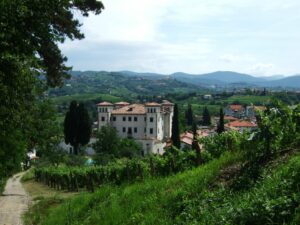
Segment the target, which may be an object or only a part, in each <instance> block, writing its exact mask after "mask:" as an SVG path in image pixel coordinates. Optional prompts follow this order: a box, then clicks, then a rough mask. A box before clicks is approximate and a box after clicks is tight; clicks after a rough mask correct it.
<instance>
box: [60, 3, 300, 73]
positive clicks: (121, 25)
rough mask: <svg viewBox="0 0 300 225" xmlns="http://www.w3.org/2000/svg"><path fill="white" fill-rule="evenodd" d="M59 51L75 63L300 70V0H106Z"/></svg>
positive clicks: (160, 69) (165, 69)
mask: <svg viewBox="0 0 300 225" xmlns="http://www.w3.org/2000/svg"><path fill="white" fill-rule="evenodd" d="M102 2H103V3H104V5H105V10H104V11H103V13H101V14H100V15H98V16H94V15H90V17H88V18H80V21H81V22H82V23H83V26H82V27H81V30H82V31H83V32H84V33H85V36H86V38H85V39H84V40H81V41H73V42H70V41H67V42H65V43H64V44H63V45H62V46H61V49H62V52H63V54H65V55H66V56H67V57H68V59H69V61H68V65H72V66H73V69H74V70H107V71H119V70H132V71H136V72H156V73H164V74H170V73H173V72H178V71H181V72H187V73H194V74H199V73H206V72H213V71H217V70H231V71H237V72H243V73H248V74H252V75H264V76H267V75H274V74H284V75H292V74H299V73H300V62H299V60H300V29H299V27H300V0H103V1H102Z"/></svg>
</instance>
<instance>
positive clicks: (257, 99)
mask: <svg viewBox="0 0 300 225" xmlns="http://www.w3.org/2000/svg"><path fill="white" fill-rule="evenodd" d="M269 100H270V96H255V95H234V96H231V97H229V98H228V99H226V100H223V102H225V103H228V104H229V103H234V102H239V103H240V104H247V105H250V104H254V105H256V104H263V103H267V102H268V101H269Z"/></svg>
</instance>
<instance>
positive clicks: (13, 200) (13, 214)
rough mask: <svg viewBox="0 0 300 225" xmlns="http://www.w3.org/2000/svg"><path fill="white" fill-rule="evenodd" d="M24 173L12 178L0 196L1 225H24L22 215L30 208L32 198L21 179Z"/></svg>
mask: <svg viewBox="0 0 300 225" xmlns="http://www.w3.org/2000/svg"><path fill="white" fill-rule="evenodd" d="M23 173H24V172H22V173H18V174H16V175H14V176H13V177H11V178H10V179H9V180H8V181H7V183H6V186H5V190H4V192H3V195H2V196H0V225H22V224H23V223H22V219H21V216H22V213H23V212H24V211H25V210H26V209H27V208H28V205H29V203H30V197H29V196H28V194H27V193H26V192H25V190H24V188H23V187H22V184H21V182H20V179H21V177H22V175H23Z"/></svg>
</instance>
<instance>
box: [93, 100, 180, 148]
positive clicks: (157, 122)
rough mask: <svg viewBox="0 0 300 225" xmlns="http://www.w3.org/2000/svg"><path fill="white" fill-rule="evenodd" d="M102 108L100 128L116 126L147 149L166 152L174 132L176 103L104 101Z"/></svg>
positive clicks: (124, 136) (99, 111)
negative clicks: (113, 102) (168, 141)
mask: <svg viewBox="0 0 300 225" xmlns="http://www.w3.org/2000/svg"><path fill="white" fill-rule="evenodd" d="M97 108H98V129H101V127H102V126H111V127H113V128H115V129H116V130H117V132H118V134H119V136H120V137H122V138H133V139H135V140H136V141H137V142H138V143H140V144H141V145H142V147H143V153H144V154H149V153H155V154H163V153H164V147H165V146H166V141H167V140H168V139H169V138H170V137H171V135H172V118H173V110H174V104H173V103H171V102H169V101H166V100H165V101H163V102H162V103H161V104H159V103H156V102H152V103H146V104H129V103H127V102H118V103H115V104H112V103H110V102H101V103H99V104H97Z"/></svg>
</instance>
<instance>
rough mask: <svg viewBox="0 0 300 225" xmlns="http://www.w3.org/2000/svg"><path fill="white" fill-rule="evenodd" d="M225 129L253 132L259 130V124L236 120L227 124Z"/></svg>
mask: <svg viewBox="0 0 300 225" xmlns="http://www.w3.org/2000/svg"><path fill="white" fill-rule="evenodd" d="M225 128H227V129H229V130H236V131H239V132H244V131H246V130H247V131H253V130H255V129H256V128H257V124H256V123H254V122H250V121H245V120H235V121H232V122H229V123H226V124H225Z"/></svg>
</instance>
